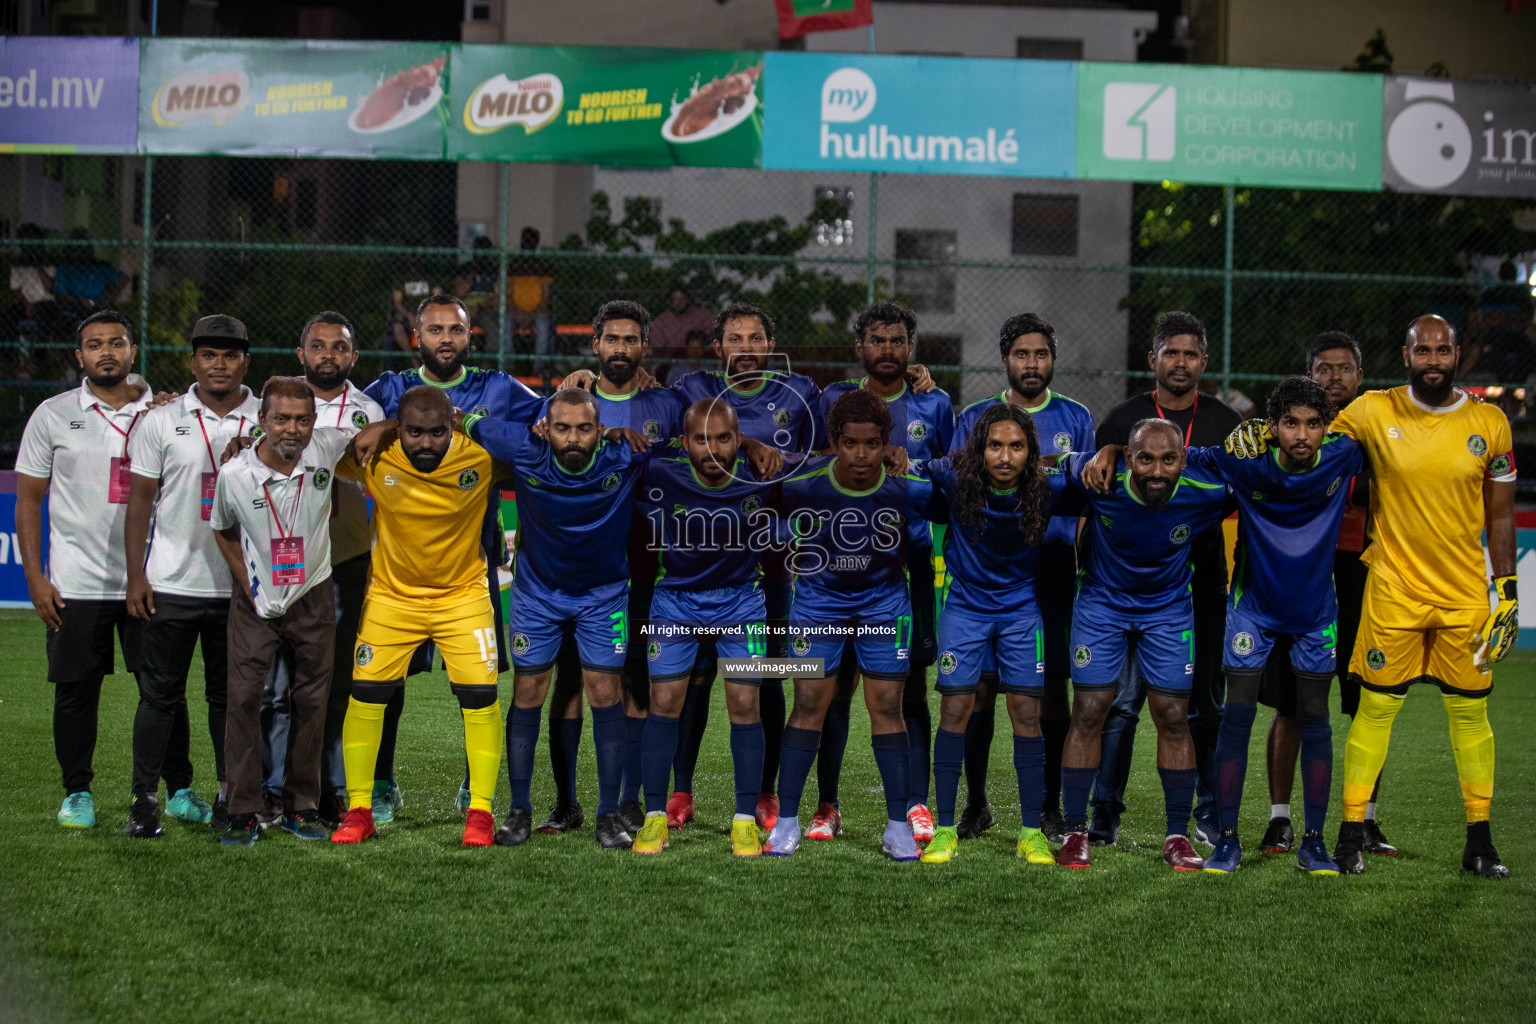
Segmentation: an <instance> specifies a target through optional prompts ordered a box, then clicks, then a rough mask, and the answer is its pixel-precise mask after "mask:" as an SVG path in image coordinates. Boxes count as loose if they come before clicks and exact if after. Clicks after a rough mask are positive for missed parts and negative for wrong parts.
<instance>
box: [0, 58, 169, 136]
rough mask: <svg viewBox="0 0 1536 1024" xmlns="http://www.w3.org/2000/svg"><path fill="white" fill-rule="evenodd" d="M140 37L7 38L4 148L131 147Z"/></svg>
mask: <svg viewBox="0 0 1536 1024" xmlns="http://www.w3.org/2000/svg"><path fill="white" fill-rule="evenodd" d="M138 99H139V41H138V40H137V39H122V38H101V39H96V38H91V39H72V38H69V37H64V36H0V153H131V152H133V151H134V144H135V140H136V133H135V131H134V111H135V110H136V109H137V106H138Z"/></svg>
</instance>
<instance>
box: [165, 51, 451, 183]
mask: <svg viewBox="0 0 1536 1024" xmlns="http://www.w3.org/2000/svg"><path fill="white" fill-rule="evenodd" d="M447 62H448V46H447V44H445V43H341V42H315V41H297V42H287V41H266V40H251V39H234V40H224V39H145V40H144V50H143V60H142V76H143V83H142V85H141V87H140V89H139V148H140V150H141V151H142V152H145V153H227V154H231V155H238V156H263V155H293V156H348V157H370V156H378V157H404V158H407V159H420V160H440V159H442V157H443V137H444V131H443V128H444V125H445V124H446V123H447V119H448V99H447V93H448V80H447V73H446V72H447V67H446V66H447Z"/></svg>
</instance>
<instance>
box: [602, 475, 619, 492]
mask: <svg viewBox="0 0 1536 1024" xmlns="http://www.w3.org/2000/svg"><path fill="white" fill-rule="evenodd" d="M618 489H619V474H617V473H609V474H608V475H607V476H605V477H604V478H603V490H604V491H616V490H618Z"/></svg>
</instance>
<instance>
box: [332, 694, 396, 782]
mask: <svg viewBox="0 0 1536 1024" xmlns="http://www.w3.org/2000/svg"><path fill="white" fill-rule="evenodd" d="M385 707H386V705H384V704H369V703H366V702H364V701H360V700H358V699H357V698H356V697H349V698H347V717H346V718H345V719H343V720H342V723H341V760H342V763H343V764H344V765H345V766H346V769H347V807H348V808H353V807H371V806H373V769H374V765H375V763H376V762H377V761H378V759H379V741H380V739H381V738H382V737H383V735H384V708H385Z"/></svg>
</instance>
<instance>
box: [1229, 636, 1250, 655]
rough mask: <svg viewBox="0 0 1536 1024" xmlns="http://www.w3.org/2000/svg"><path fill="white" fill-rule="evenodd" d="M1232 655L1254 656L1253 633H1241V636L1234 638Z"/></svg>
mask: <svg viewBox="0 0 1536 1024" xmlns="http://www.w3.org/2000/svg"><path fill="white" fill-rule="evenodd" d="M1232 653H1233V654H1252V653H1253V634H1252V633H1239V634H1237V636H1234V637H1233V638H1232Z"/></svg>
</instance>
